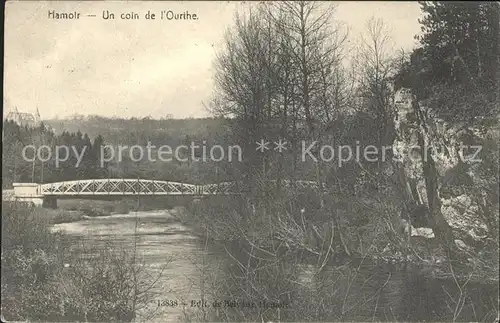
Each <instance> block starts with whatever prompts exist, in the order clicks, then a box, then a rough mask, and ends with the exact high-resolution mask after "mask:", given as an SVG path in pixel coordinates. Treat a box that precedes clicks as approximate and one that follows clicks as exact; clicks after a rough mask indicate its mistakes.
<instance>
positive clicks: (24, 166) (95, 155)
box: [2, 120, 108, 188]
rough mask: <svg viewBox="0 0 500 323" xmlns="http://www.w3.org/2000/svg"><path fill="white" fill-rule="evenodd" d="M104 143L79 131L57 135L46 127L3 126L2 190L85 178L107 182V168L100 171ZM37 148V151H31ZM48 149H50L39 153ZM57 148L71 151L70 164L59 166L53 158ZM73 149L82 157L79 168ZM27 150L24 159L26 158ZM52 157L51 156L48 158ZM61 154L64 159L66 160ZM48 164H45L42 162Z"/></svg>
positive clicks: (60, 163)
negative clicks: (62, 147) (16, 184)
mask: <svg viewBox="0 0 500 323" xmlns="http://www.w3.org/2000/svg"><path fill="white" fill-rule="evenodd" d="M102 145H104V139H103V138H102V137H101V136H100V135H98V136H97V137H96V138H95V139H94V140H93V141H92V140H91V139H90V138H89V136H88V135H87V134H82V133H81V132H80V131H77V132H71V133H70V132H67V131H63V132H62V133H61V134H59V135H57V134H55V133H54V132H53V131H52V130H51V129H50V128H49V127H46V126H45V125H44V124H43V123H42V124H40V125H39V126H34V127H33V126H28V125H19V124H17V123H15V122H14V121H12V120H6V121H4V123H3V163H2V173H3V176H2V178H3V181H2V183H3V184H2V187H3V188H9V187H11V186H12V183H15V182H35V183H50V182H57V181H64V180H76V179H86V178H106V177H107V176H108V170H107V164H104V167H101V146H102ZM27 146H34V147H35V148H36V149H37V151H39V152H40V153H39V155H40V156H37V151H35V150H34V149H32V148H31V147H27ZM41 146H47V147H49V148H50V149H47V148H45V149H39V148H40V147H41ZM57 146H65V147H68V149H69V155H68V158H67V160H63V161H60V162H59V165H56V161H55V158H54V154H55V151H56V147H57ZM72 147H74V149H75V150H76V151H77V152H78V153H79V154H81V153H82V151H83V154H82V155H81V156H82V158H81V160H80V164H79V167H75V166H76V165H77V156H76V155H75V154H74V153H73V152H72V149H73V148H72ZM23 149H24V156H23ZM49 154H51V155H49ZM65 156H66V152H65V151H63V150H61V156H60V157H61V159H66V158H65ZM43 160H46V161H43Z"/></svg>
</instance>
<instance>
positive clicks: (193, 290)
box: [54, 211, 498, 322]
mask: <svg viewBox="0 0 500 323" xmlns="http://www.w3.org/2000/svg"><path fill="white" fill-rule="evenodd" d="M54 230H61V231H63V232H65V233H67V235H68V236H69V237H70V239H74V241H81V238H83V240H84V241H86V242H88V243H92V244H100V243H104V242H105V241H112V243H113V244H116V245H117V246H122V247H125V248H132V247H133V246H134V244H135V245H136V246H137V252H138V254H139V255H141V256H143V257H144V258H143V259H144V263H145V264H146V265H147V268H148V270H149V271H150V272H151V273H158V272H159V271H160V270H161V269H160V268H163V267H165V268H164V271H163V274H162V276H161V278H160V280H159V281H158V283H157V286H156V291H157V292H158V293H159V295H160V296H158V298H157V299H154V300H152V302H151V304H150V307H149V308H148V311H149V310H151V309H152V308H156V310H157V312H156V314H155V316H153V317H150V318H149V320H154V321H161V322H179V321H199V320H202V319H205V320H210V319H209V317H208V316H204V313H205V312H204V310H203V308H200V307H197V306H194V307H193V306H191V305H193V304H196V305H200V303H196V302H197V301H199V300H201V299H202V298H203V299H205V300H206V299H208V298H209V297H202V295H204V293H206V290H207V288H208V287H207V286H208V285H207V279H202V278H201V277H205V278H206V277H208V276H210V277H212V278H213V277H215V276H216V277H217V279H221V277H225V275H226V276H227V277H229V274H228V272H227V271H228V268H229V267H230V266H228V264H229V263H231V262H232V259H231V258H230V257H229V256H228V254H227V253H226V252H225V250H224V248H223V247H220V246H215V245H213V244H207V243H206V241H203V239H201V238H199V237H198V236H196V235H194V234H193V232H192V230H190V228H189V227H187V226H185V225H183V224H181V223H180V221H178V220H177V219H176V218H175V217H174V216H173V215H172V214H170V213H169V212H168V211H147V212H135V213H130V214H123V215H110V216H102V217H95V218H87V219H84V220H81V221H77V222H72V223H62V224H57V225H54ZM165 265H166V266H165ZM298 267H300V268H299V275H298V276H297V279H296V282H295V283H296V284H297V286H299V285H300V286H301V287H300V289H297V290H300V293H302V294H304V293H307V294H304V295H302V294H300V293H296V294H295V297H296V298H297V299H296V300H292V302H291V305H290V307H288V309H283V310H282V312H281V314H280V315H281V318H282V319H285V318H286V317H287V313H289V314H290V316H288V317H291V318H294V319H293V320H294V321H306V320H307V321H318V320H324V321H333V320H335V321H339V320H342V321H344V320H350V321H372V320H375V321H394V320H403V321H451V320H452V319H453V317H454V316H455V321H494V320H495V318H496V317H497V315H498V314H497V313H498V312H497V311H498V305H497V303H496V301H497V300H498V298H496V297H497V296H496V295H497V293H498V288H495V287H493V286H483V285H478V284H472V283H470V284H468V285H467V294H466V295H465V296H464V299H465V300H466V302H465V306H464V307H463V308H462V309H461V311H460V312H458V315H457V311H455V309H456V308H457V306H456V303H453V302H454V301H457V300H459V297H458V296H459V294H458V291H459V290H458V289H457V286H456V284H454V283H453V282H450V281H439V280H437V279H432V278H428V277H424V276H423V275H420V274H419V273H415V272H405V271H402V270H401V269H400V268H396V267H394V266H387V265H386V266H374V265H373V264H369V263H359V262H358V263H356V264H353V265H346V266H342V267H327V268H326V270H324V271H323V272H322V273H321V274H320V275H317V276H315V275H313V269H312V266H310V265H309V266H308V265H300V266H298ZM222 279H223V278H222ZM212 281H214V280H212ZM272 283H274V281H272V282H269V284H272ZM208 284H209V283H208ZM269 284H267V285H269ZM265 285H266V284H265ZM211 288H216V287H213V285H212V287H211ZM292 288H293V287H292ZM223 292H224V291H223ZM292 294H293V293H292ZM219 295H220V294H219ZM233 295H234V294H233ZM241 299H244V295H243V294H242V295H241V298H240V300H241ZM158 301H160V302H163V303H165V302H166V301H177V302H178V303H177V306H159V307H158V303H157V302H158ZM209 301H210V302H212V301H213V300H209ZM321 302H323V303H324V304H322V306H318V304H319V303H321ZM325 302H326V303H325ZM163 305H165V304H163ZM240 305H241V304H240ZM245 306H246V305H245ZM312 307H314V311H313V310H311V308H312ZM495 307H496V309H495ZM458 308H459V309H460V307H458ZM306 309H307V311H309V312H307V311H306ZM145 311H146V310H145ZM287 311H288V312H287ZM313 312H314V313H316V314H314V315H316V316H314V315H313V314H310V313H313ZM148 313H149V312H148ZM306 313H309V314H307V316H304V317H301V315H306ZM139 314H140V315H142V314H144V313H139ZM311 315H312V316H311ZM139 317H143V316H139ZM274 317H275V316H274ZM212 318H213V317H212ZM219 318H220V317H219Z"/></svg>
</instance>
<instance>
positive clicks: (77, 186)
mask: <svg viewBox="0 0 500 323" xmlns="http://www.w3.org/2000/svg"><path fill="white" fill-rule="evenodd" d="M268 182H270V183H273V184H275V183H276V181H275V180H274V181H273V180H270V181H268ZM282 186H283V187H285V188H287V187H296V188H299V189H301V188H317V183H316V182H313V181H294V182H291V181H287V180H284V181H282ZM38 189H39V191H38V192H39V194H40V195H44V196H74V195H80V196H92V195H149V196H151V195H193V196H207V195H234V194H240V193H241V192H242V191H243V190H242V189H241V185H240V183H239V182H222V183H218V184H207V185H195V184H187V183H180V182H168V181H156V180H146V179H88V180H81V181H66V182H57V183H48V184H41V185H39V188H38Z"/></svg>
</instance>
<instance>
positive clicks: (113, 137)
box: [43, 116, 226, 144]
mask: <svg viewBox="0 0 500 323" xmlns="http://www.w3.org/2000/svg"><path fill="white" fill-rule="evenodd" d="M43 122H44V123H45V124H46V125H48V126H50V127H52V128H53V129H54V131H55V133H56V134H59V133H62V132H63V131H68V132H78V131H80V132H81V133H86V134H88V136H89V137H90V138H91V139H93V138H95V137H96V136H98V135H101V136H102V137H103V138H104V140H105V142H107V143H110V144H138V143H141V144H143V143H146V142H147V141H151V142H152V143H158V144H160V143H166V142H165V139H167V138H168V143H176V142H182V141H185V140H186V138H192V139H194V138H196V139H198V140H204V139H209V138H213V136H214V135H215V134H216V133H220V131H221V130H222V131H224V129H225V127H224V125H225V124H226V121H225V120H222V119H214V118H203V119H163V120H155V119H149V118H143V119H136V118H131V119H118V118H106V117H100V116H88V117H76V118H71V119H60V120H54V119H53V120H44V121H43Z"/></svg>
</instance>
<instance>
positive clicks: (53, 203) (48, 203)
mask: <svg viewBox="0 0 500 323" xmlns="http://www.w3.org/2000/svg"><path fill="white" fill-rule="evenodd" d="M42 206H43V207H45V208H50V209H57V197H55V196H45V197H44V198H43V203H42Z"/></svg>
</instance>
